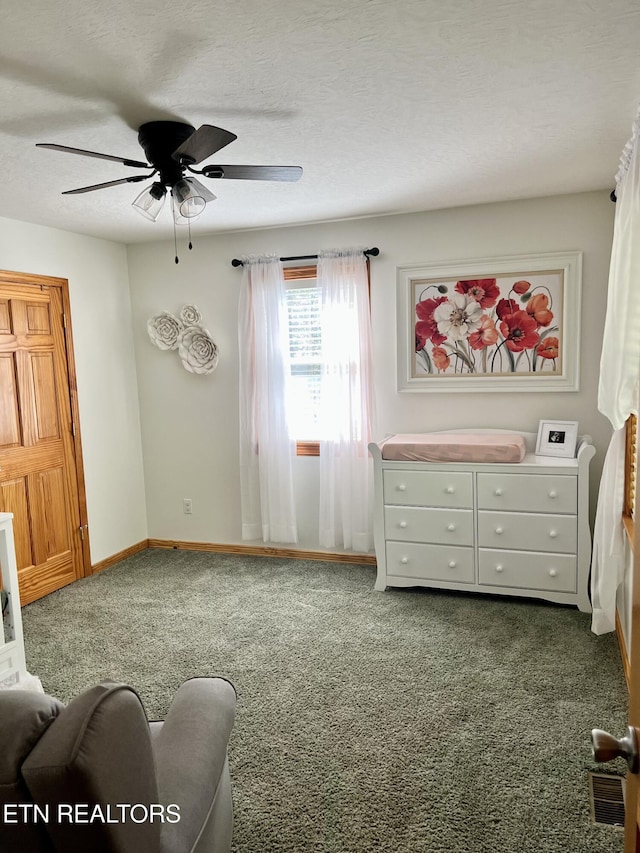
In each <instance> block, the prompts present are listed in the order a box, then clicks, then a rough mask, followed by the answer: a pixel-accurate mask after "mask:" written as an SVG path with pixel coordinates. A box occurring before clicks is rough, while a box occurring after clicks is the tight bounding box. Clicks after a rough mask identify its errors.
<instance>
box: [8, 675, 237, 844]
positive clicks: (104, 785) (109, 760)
mask: <svg viewBox="0 0 640 853" xmlns="http://www.w3.org/2000/svg"><path fill="white" fill-rule="evenodd" d="M235 705H236V694H235V690H234V688H233V686H232V685H231V684H230V683H229V682H228V681H225V680H224V679H222V678H194V679H191V680H190V681H186V682H185V683H184V684H182V686H181V687H180V688H179V689H178V691H177V693H176V695H175V698H174V700H173V702H172V704H171V707H170V708H169V712H168V714H167V717H166V719H165V721H164V722H163V723H161V722H158V723H153V722H152V723H148V722H147V718H146V715H145V713H144V709H143V707H142V703H141V701H140V698H139V696H138V694H137V693H136V692H135V690H133V689H132V688H131V687H128V686H127V685H126V684H118V683H116V682H111V681H105V682H103V683H102V684H99V685H97V686H96V687H93V688H91V689H90V690H87V691H86V692H85V693H83V694H82V695H81V696H79V697H78V698H77V699H74V700H73V701H72V702H71V703H70V704H69V705H67V706H66V707H65V706H64V705H63V704H62V703H61V702H58V700H57V699H54V698H52V697H50V696H46V695H44V694H41V693H33V692H30V691H25V690H0V850H6V851H7V853H9V851H11V853H13V851H16V853H18V851H19V853H40V851H59V853H76V851H77V853H86V851H92V853H129V852H130V851H144V852H145V853H156V851H158V853H228V851H229V848H230V846H231V831H232V803H231V783H230V778H229V765H228V761H227V744H228V741H229V736H230V734H231V729H232V726H233V720H234V715H235Z"/></svg>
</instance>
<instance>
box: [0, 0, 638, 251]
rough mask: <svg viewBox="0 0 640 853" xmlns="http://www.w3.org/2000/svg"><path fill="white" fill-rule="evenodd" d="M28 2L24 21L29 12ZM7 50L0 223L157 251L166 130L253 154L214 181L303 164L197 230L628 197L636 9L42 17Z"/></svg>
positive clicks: (253, 189) (353, 0)
mask: <svg viewBox="0 0 640 853" xmlns="http://www.w3.org/2000/svg"><path fill="white" fill-rule="evenodd" d="M8 5H11V7H12V8H11V10H10V12H9V10H8ZM3 12H4V14H3V21H2V31H1V32H0V152H1V153H2V158H3V170H2V184H3V186H2V193H1V197H0V216H7V217H9V218H13V219H19V220H26V221H29V222H34V223H41V224H45V225H51V226H55V227H58V228H63V229H66V230H70V231H76V232H79V233H83V234H91V235H94V236H98V237H105V238H108V239H113V240H118V241H123V242H137V241H142V240H154V239H161V238H166V237H170V236H172V234H173V226H172V219H171V215H170V212H169V210H168V208H167V209H165V210H164V211H163V212H162V214H161V216H160V219H159V220H158V222H156V223H151V222H147V221H145V220H144V219H143V218H142V217H140V216H139V215H138V214H137V213H136V212H135V211H134V210H133V209H132V208H131V205H130V202H131V201H132V200H133V199H134V198H135V196H136V195H137V194H138V192H139V191H140V189H141V188H142V186H144V185H142V184H126V185H124V186H118V187H115V188H109V189H104V190H100V191H97V192H92V193H87V194H83V195H77V196H62V195H61V194H60V193H61V192H62V191H63V190H67V189H74V188H76V187H80V186H84V185H87V184H94V183H99V182H102V181H109V180H114V179H117V178H120V177H123V176H125V175H127V174H132V171H131V170H128V169H127V168H126V167H124V166H121V165H119V164H117V163H114V162H109V161H104V160H97V159H93V158H88V157H79V156H73V155H70V154H66V153H59V152H56V151H50V150H44V149H37V148H36V147H35V143H36V142H54V143H59V144H62V145H68V146H73V147H77V148H84V149H89V150H93V151H99V152H102V153H106V154H115V155H117V156H119V157H128V158H132V159H137V160H139V159H144V154H143V152H142V150H141V148H140V147H139V145H138V141H137V128H138V127H139V125H140V124H142V123H143V122H146V121H150V120H155V119H178V120H183V121H187V122H189V123H190V124H192V125H194V126H195V127H199V126H200V125H201V124H214V125H218V126H220V127H223V128H226V129H228V130H231V131H233V132H234V133H235V134H237V136H238V139H237V140H236V141H235V142H233V143H231V144H230V145H229V146H228V147H227V148H225V149H223V151H221V152H220V153H219V154H218V155H215V156H213V157H211V158H209V160H207V161H205V162H206V163H215V162H221V163H242V164H245V163H251V164H253V163H255V164H284V165H300V166H302V167H303V168H304V176H303V178H302V179H301V180H300V181H299V182H298V183H282V184H279V183H265V182H248V181H219V182H215V181H210V182H208V183H207V186H209V187H210V188H211V189H212V191H213V192H214V193H215V194H216V195H217V196H218V198H217V200H216V201H215V202H212V203H211V204H209V205H208V206H207V210H206V211H205V213H204V214H203V216H202V217H200V219H199V220H198V221H197V222H196V223H195V225H194V232H195V233H196V234H197V233H212V232H215V231H222V230H228V229H238V228H256V227H262V226H272V225H284V224H291V223H304V222H316V221H322V220H327V219H339V218H348V217H359V216H369V215H376V214H386V213H397V212H405V211H414V210H430V209H436V208H443V207H453V206H457V205H466V204H476V203H482V202H491V201H499V200H505V199H516V198H525V197H534V196H545V195H555V194H559V193H569V192H581V191H587V190H595V189H605V188H612V187H613V177H614V175H615V172H616V169H617V164H618V158H619V155H620V152H621V149H622V147H623V146H624V144H625V142H626V141H627V139H628V137H629V135H630V130H631V124H632V121H633V119H634V117H635V114H636V109H637V105H638V101H639V100H640V61H639V57H640V54H639V50H638V46H639V45H640V8H639V7H638V4H637V0H607V2H604V0H579V2H578V0H564V2H563V0H451V2H448V0H447V2H444V1H443V0H395V2H393V0H272V2H258V0H229V2H220V0H213V2H211V0H206V2H205V0H189V2H185V0H172V2H168V0H136V2H131V0H111V2H109V3H105V2H103V0H100V1H99V2H98V0H64V2H62V0H22V2H21V3H11V4H7V9H5V10H3Z"/></svg>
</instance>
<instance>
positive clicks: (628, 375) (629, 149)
mask: <svg viewBox="0 0 640 853" xmlns="http://www.w3.org/2000/svg"><path fill="white" fill-rule="evenodd" d="M639 134H640V111H639V112H638V116H637V117H636V120H635V122H634V125H633V132H632V136H631V139H630V140H629V142H628V143H627V145H626V147H625V149H624V151H623V152H622V157H621V159H620V168H619V170H618V174H617V175H616V199H617V201H616V212H615V222H614V229H613V245H612V249H611V263H610V267H609V290H608V296H607V314H606V318H605V327H604V338H603V343H602V354H601V358H600V385H599V389H598V408H599V410H600V411H601V412H602V414H603V415H606V416H607V417H608V418H609V420H610V421H611V425H612V427H613V429H614V433H613V437H612V438H611V443H610V444H609V449H608V450H607V455H606V457H605V461H604V468H603V472H602V480H601V482H600V491H599V494H598V508H597V511H596V523H595V530H594V538H593V559H592V564H591V602H592V605H593V619H592V623H591V629H592V631H593V632H594V633H596V634H604V633H606V632H608V631H614V630H615V612H616V593H617V590H618V587H619V586H620V583H621V582H622V579H623V575H624V564H625V547H624V531H623V528H622V504H623V495H624V445H625V438H624V424H625V421H626V419H627V418H628V416H629V414H630V413H631V412H632V411H633V408H634V404H635V399H636V393H637V386H638V377H639V375H640V298H639V296H638V288H639V286H640V151H639V150H638V146H639V145H640V139H639Z"/></svg>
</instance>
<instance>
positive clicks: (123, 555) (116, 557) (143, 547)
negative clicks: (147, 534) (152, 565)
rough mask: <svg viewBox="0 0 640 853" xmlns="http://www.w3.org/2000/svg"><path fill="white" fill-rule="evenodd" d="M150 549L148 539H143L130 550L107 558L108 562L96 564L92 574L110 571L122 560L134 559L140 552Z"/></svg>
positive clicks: (126, 549)
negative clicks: (111, 567)
mask: <svg viewBox="0 0 640 853" xmlns="http://www.w3.org/2000/svg"><path fill="white" fill-rule="evenodd" d="M148 547H149V540H148V539H143V540H142V541H141V542H136V544H135V545H131V546H130V547H129V548H125V549H124V551H119V552H118V553H117V554H112V555H111V556H110V557H107V559H106V560H100V562H99V563H94V564H93V565H92V566H91V574H92V575H95V574H97V573H98V572H102V571H103V570H104V569H108V568H109V566H113V565H114V564H115V563H119V562H120V560H124V559H125V558H126V557H132V556H133V555H134V554H137V553H138V552H139V551H146V549H147V548H148Z"/></svg>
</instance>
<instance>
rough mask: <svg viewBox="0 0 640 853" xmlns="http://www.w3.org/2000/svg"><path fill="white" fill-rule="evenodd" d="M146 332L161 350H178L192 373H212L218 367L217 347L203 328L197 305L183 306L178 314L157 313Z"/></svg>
mask: <svg viewBox="0 0 640 853" xmlns="http://www.w3.org/2000/svg"><path fill="white" fill-rule="evenodd" d="M147 331H148V332H149V337H150V339H151V342H152V343H154V344H155V345H156V346H157V347H158V348H159V349H164V350H169V349H177V350H178V355H179V356H180V360H181V362H182V366H183V367H184V369H185V370H187V371H189V373H197V374H205V373H212V372H213V371H214V370H215V369H216V367H217V366H218V347H217V346H216V345H215V343H214V342H213V339H212V338H211V335H210V334H209V332H208V331H207V329H205V328H204V327H203V325H202V315H201V313H200V311H199V310H198V308H196V306H195V305H184V306H183V308H182V309H181V311H180V316H179V317H174V316H173V314H169V313H168V312H166V311H163V312H161V313H160V314H156V316H155V317H152V318H151V319H150V320H149V322H148V323H147Z"/></svg>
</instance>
